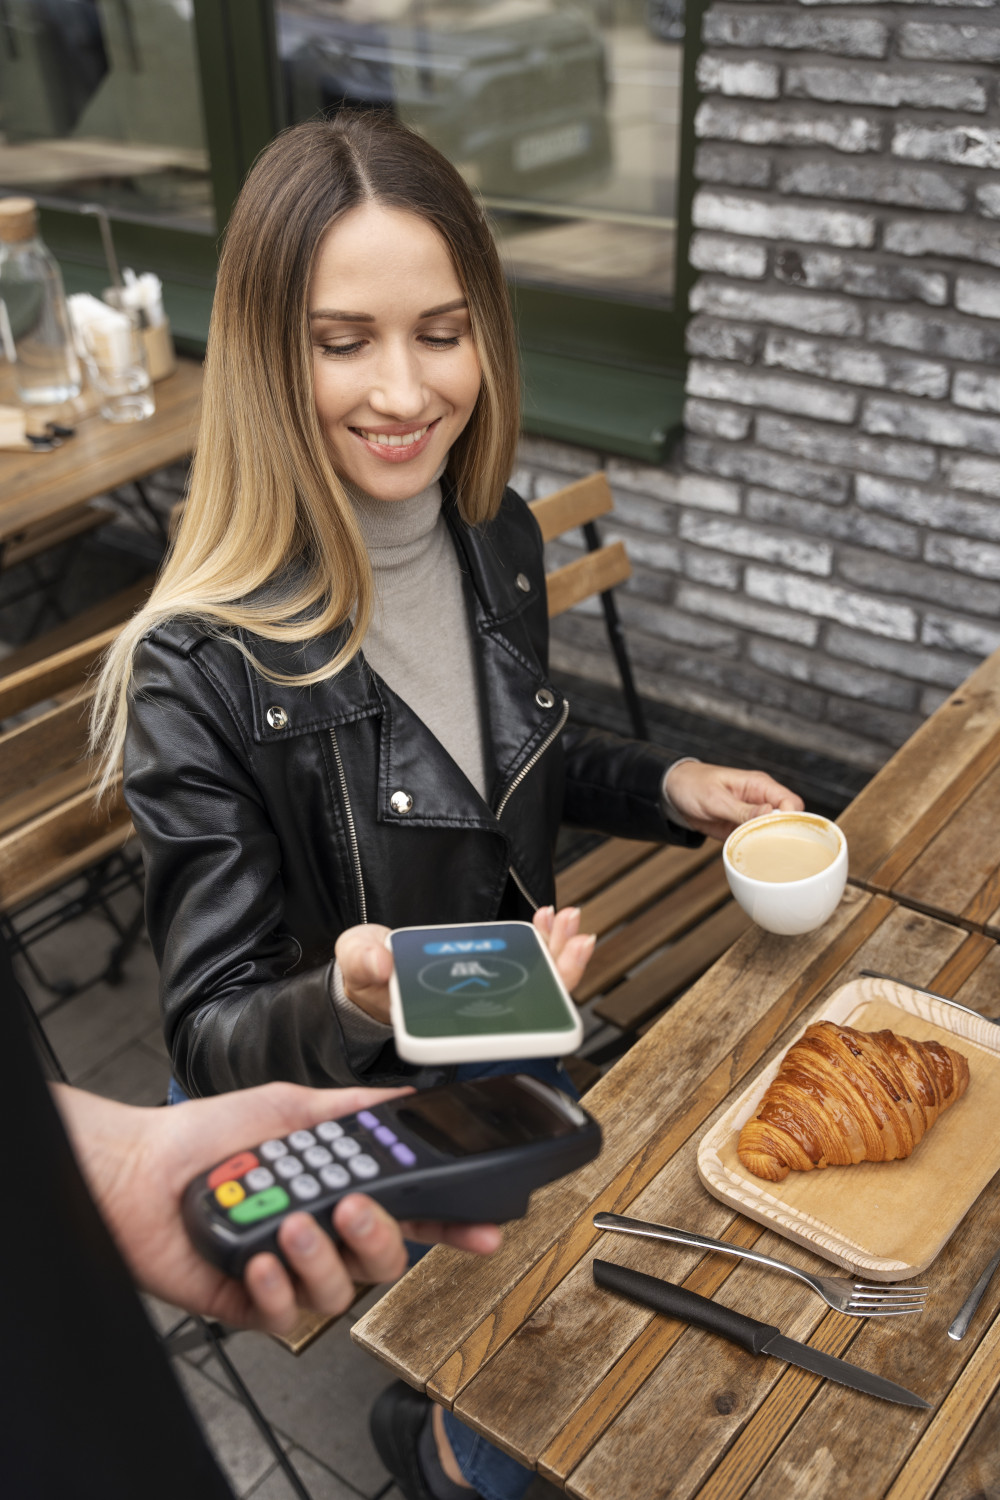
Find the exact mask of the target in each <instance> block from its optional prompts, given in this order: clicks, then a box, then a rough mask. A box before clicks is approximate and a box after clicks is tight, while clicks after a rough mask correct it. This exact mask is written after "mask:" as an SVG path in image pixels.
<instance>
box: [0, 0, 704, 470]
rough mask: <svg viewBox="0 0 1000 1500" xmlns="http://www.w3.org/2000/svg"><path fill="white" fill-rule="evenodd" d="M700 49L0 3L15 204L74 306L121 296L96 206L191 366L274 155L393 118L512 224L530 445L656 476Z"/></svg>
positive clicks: (661, 13) (403, 7)
mask: <svg viewBox="0 0 1000 1500" xmlns="http://www.w3.org/2000/svg"><path fill="white" fill-rule="evenodd" d="M703 5H704V0H688V5H687V12H688V14H687V30H688V33H689V35H692V34H697V32H698V31H699V30H700V17H701V10H702V7H703ZM684 29H685V15H684V0H0V107H2V114H0V191H2V192H22V193H23V192H26V193H30V194H31V195H32V196H35V197H37V198H38V199H39V201H40V202H41V204H42V206H43V210H44V213H43V224H44V231H45V234H46V237H47V239H48V241H49V243H50V245H51V246H52V248H53V250H54V251H55V253H56V254H57V255H58V256H59V258H60V260H61V261H62V262H63V265H64V269H65V271H66V280H67V285H68V286H69V287H70V289H73V290H76V289H87V290H91V291H100V290H101V288H102V287H103V286H104V285H106V281H107V277H106V272H105V269H104V260H103V254H102V250H101V243H100V238H99V235H98V229H97V225H96V224H95V222H94V221H93V219H92V218H87V217H86V216H83V215H81V213H80V210H81V208H82V206H83V205H84V204H85V203H87V202H97V203H100V204H102V205H103V206H104V207H105V208H106V210H107V212H108V213H109V215H110V216H111V219H112V222H113V226H114V236H115V243H116V247H117V250H118V255H119V259H120V261H121V262H122V263H123V264H127V265H132V266H134V267H135V269H136V270H147V269H149V270H155V271H157V273H158V274H159V275H161V277H163V279H164V283H165V293H166V299H167V307H168V311H169V313H170V317H171V322H172V324H173V327H174V331H175V334H176V335H177V336H178V341H179V343H180V344H181V345H182V346H183V345H185V344H187V345H189V346H190V347H197V346H198V345H199V344H203V341H204V335H205V332H206V329H207V318H208V309H209V306H210V301H211V289H212V283H213V277H214V269H215V258H216V241H217V236H218V231H219V229H220V228H222V227H223V226H224V224H225V221H226V217H227V215H228V212H229V208H230V205H231V204H232V201H233V199H234V197H235V195H236V193H237V192H238V189H239V184H240V182H241V180H242V178H243V176H244V175H245V173H246V171H247V169H248V168H249V166H250V164H251V163H252V161H253V159H254V157H255V155H256V154H257V152H258V151H259V150H260V149H261V147H262V146H263V145H264V144H265V143H266V142H267V141H268V140H269V139H270V138H271V137H272V136H273V134H274V133H275V131H276V130H278V129H279V128H281V126H282V125H283V124H285V123H290V122H292V121H295V120H300V119H308V118H311V117H313V116H315V115H316V114H317V113H319V112H321V111H322V112H331V111H334V110H336V109H338V108H341V107H345V105H346V107H351V106H355V107H357V106H363V107H371V106H380V107H386V108H392V109H394V110H395V111H397V112H398V114H399V115H400V116H401V118H403V119H404V120H406V121H407V123H409V124H411V125H412V126H414V128H416V129H418V130H420V131H421V132H422V133H424V134H425V135H426V136H427V137H428V138H429V139H430V140H432V141H433V142H434V144H435V145H437V146H438V147H439V148H440V149H441V150H443V151H444V152H445V154H446V155H448V156H449V157H450V158H451V160H453V161H454V162H455V163H456V165H458V167H459V169H460V170H461V171H462V172H463V173H464V174H465V176H466V178H467V180H468V181H469V182H470V183H471V184H472V185H473V187H474V188H475V189H476V190H477V191H478V192H480V193H481V194H482V197H483V199H484V202H485V203H486V205H487V207H488V209H489V212H490V214H491V217H492V219H493V222H494V223H495V225H496V227H497V232H498V236H499V241H500V246H501V251H502V254H503V256H504V259H505V263H506V265H507V266H508V267H509V270H510V274H511V280H512V286H513V288H514V296H515V302H516V310H517V316H518V324H519V331H520V336H521V343H522V349H523V355H524V369H525V381H526V400H525V425H526V427H528V429H529V430H533V431H537V432H542V433H546V434H549V435H551V436H555V437H559V438H564V439H566V440H569V441H577V442H582V443H589V444H590V445H592V446H597V447H599V448H603V449H605V450H607V451H609V452H618V453H625V454H631V455H632V456H634V457H638V458H643V459H656V458H657V457H659V456H660V455H661V453H662V452H663V449H664V447H665V444H666V441H667V438H668V435H669V432H670V429H671V427H672V425H674V424H676V423H677V422H678V421H679V416H680V409H681V404H682V400H683V328H684V321H685V316H686V294H687V280H686V274H685V269H684V268H685V258H686V256H685V251H686V234H687V222H688V201H689V193H690V185H691V173H690V160H689V158H690V153H691V143H690V134H691V132H690V130H689V129H687V128H686V129H684V130H682V129H681V121H682V109H683V115H684V118H685V120H687V121H690V117H691V115H692V113H693V82H692V80H693V69H694V63H695V57H694V50H695V49H694V47H693V46H691V45H690V43H686V42H685V41H684Z"/></svg>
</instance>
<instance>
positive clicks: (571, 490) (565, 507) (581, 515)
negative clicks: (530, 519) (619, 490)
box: [531, 473, 615, 542]
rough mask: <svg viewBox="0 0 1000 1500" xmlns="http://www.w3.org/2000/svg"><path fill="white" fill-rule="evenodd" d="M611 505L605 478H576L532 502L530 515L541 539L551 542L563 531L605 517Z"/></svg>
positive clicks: (593, 476) (597, 475) (609, 489)
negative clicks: (536, 525)
mask: <svg viewBox="0 0 1000 1500" xmlns="http://www.w3.org/2000/svg"><path fill="white" fill-rule="evenodd" d="M614 503H615V502H614V496H613V495H612V493H611V486H610V485H609V484H608V479H607V475H606V474H603V473H599V474H588V475H587V477H586V479H577V480H576V481H575V482H574V483H573V484H567V485H566V486H565V487H564V488H563V489H561V490H555V491H553V493H552V494H551V495H543V496H542V497H541V499H539V500H532V502H531V513H532V515H533V516H534V518H535V520H536V521H537V522H538V525H539V527H540V528H541V532H542V540H543V541H544V542H551V541H552V540H553V539H554V538H555V537H557V536H562V534H563V533H564V532H566V531H573V530H575V529H576V527H577V526H583V525H585V524H586V523H587V522H588V521H596V520H597V518H598V516H606V515H607V514H608V512H609V511H610V510H611V509H612V508H613V506H614Z"/></svg>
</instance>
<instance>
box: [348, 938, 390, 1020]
mask: <svg viewBox="0 0 1000 1500" xmlns="http://www.w3.org/2000/svg"><path fill="white" fill-rule="evenodd" d="M388 932H389V929H388V927H379V926H377V925H376V924H375V923H372V924H371V925H369V926H364V927H349V928H348V929H347V931H346V932H342V933H341V935H340V937H339V938H338V939H337V944H336V947H335V948H334V953H335V955H336V958H337V962H338V963H339V964H340V973H341V977H342V978H343V981H344V989H345V991H346V993H347V997H348V999H350V1000H353V1001H354V1003H355V1005H359V1006H360V1007H361V1009H362V1010H365V1011H367V1012H368V1014H369V1015H370V1016H373V1017H374V1018H375V1020H376V1021H383V1022H385V1023H387V1024H388V1021H389V976H390V974H391V973H392V954H391V953H390V952H389V950H388V948H387V947H386V946H385V939H386V937H387V936H388Z"/></svg>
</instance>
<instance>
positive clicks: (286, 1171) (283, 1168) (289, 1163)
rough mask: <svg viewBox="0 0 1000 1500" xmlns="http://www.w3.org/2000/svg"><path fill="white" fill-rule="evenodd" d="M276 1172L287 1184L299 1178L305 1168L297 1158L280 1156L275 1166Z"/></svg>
mask: <svg viewBox="0 0 1000 1500" xmlns="http://www.w3.org/2000/svg"><path fill="white" fill-rule="evenodd" d="M274 1170H275V1171H276V1172H277V1174H278V1176H279V1177H284V1178H285V1180H286V1182H287V1181H288V1180H289V1178H292V1177H297V1176H298V1175H299V1173H300V1172H301V1171H302V1170H303V1168H302V1163H301V1162H300V1161H299V1159H298V1157H297V1156H279V1157H278V1160H277V1161H276V1162H275V1164H274Z"/></svg>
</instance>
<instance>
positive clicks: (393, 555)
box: [341, 464, 445, 569]
mask: <svg viewBox="0 0 1000 1500" xmlns="http://www.w3.org/2000/svg"><path fill="white" fill-rule="evenodd" d="M444 470H445V465H444V464H442V465H441V467H440V469H439V470H438V472H437V473H436V474H435V476H434V478H433V479H432V480H431V482H430V484H429V485H428V486H427V488H426V489H424V490H421V491H420V492H419V494H416V495H411V496H410V497H409V499H407V500H376V499H375V497H374V496H373V495H369V494H367V493H366V491H364V490H361V489H359V488H358V487H357V485H355V484H352V483H351V482H350V480H347V479H344V480H341V483H342V484H343V486H344V489H345V491H346V493H347V497H348V499H349V500H350V502H351V505H352V506H353V508H354V514H355V516H356V517H357V521H358V525H359V526H360V527H361V534H362V536H363V537H364V539H365V546H366V548H367V549H368V556H369V557H370V558H371V562H372V566H373V567H374V568H376V569H381V568H394V567H405V566H406V565H407V564H408V563H411V562H413V561H414V559H415V558H417V557H419V556H420V554H421V553H422V552H424V551H425V550H426V548H427V547H428V546H429V545H430V541H431V537H432V536H433V534H434V530H435V527H436V526H437V524H438V519H439V517H440V515H441V475H442V474H443V473H444Z"/></svg>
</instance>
